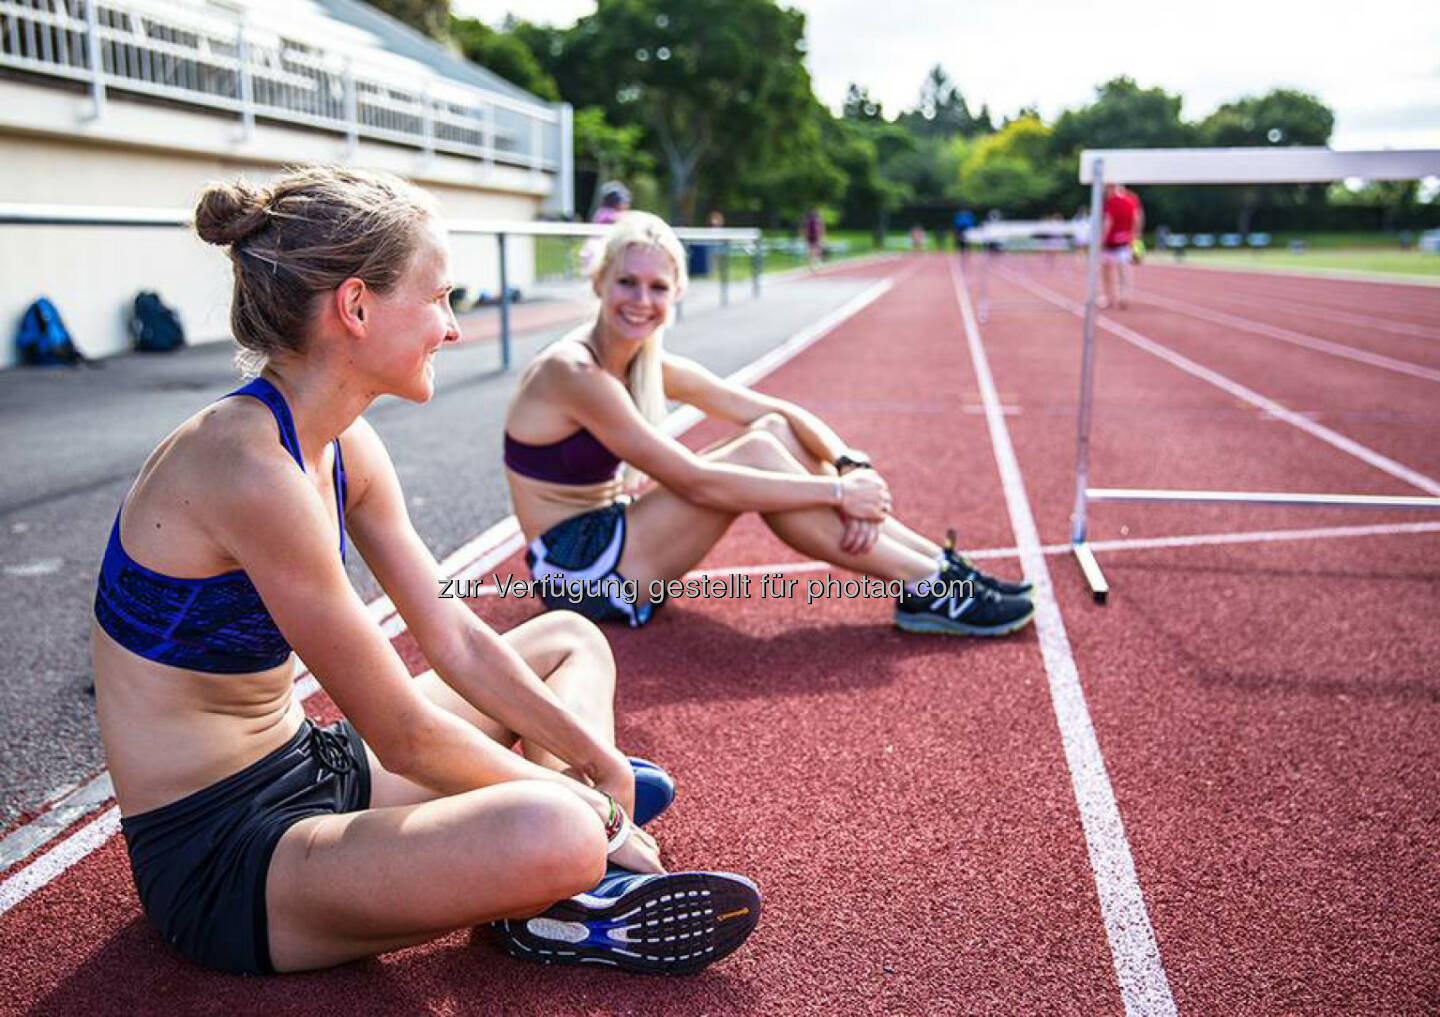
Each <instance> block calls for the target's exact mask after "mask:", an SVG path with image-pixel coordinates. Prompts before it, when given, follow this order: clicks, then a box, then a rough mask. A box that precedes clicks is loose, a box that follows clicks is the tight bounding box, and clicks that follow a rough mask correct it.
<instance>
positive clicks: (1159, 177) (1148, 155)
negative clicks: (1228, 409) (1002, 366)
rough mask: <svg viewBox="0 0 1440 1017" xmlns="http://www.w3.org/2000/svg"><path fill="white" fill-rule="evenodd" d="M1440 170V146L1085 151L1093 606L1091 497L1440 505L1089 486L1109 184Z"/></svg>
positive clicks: (1083, 419)
mask: <svg viewBox="0 0 1440 1017" xmlns="http://www.w3.org/2000/svg"><path fill="white" fill-rule="evenodd" d="M1431 176H1440V150H1433V149H1425V150H1420V149H1417V150H1410V151H1392V150H1385V151H1378V152H1336V151H1333V150H1331V149H1328V148H1307V147H1300V146H1295V147H1288V148H1209V149H1205V148H1152V149H1087V150H1085V151H1083V152H1081V153H1080V182H1081V183H1082V184H1089V185H1090V222H1091V223H1092V225H1093V228H1092V229H1091V230H1090V252H1089V259H1088V262H1087V265H1086V272H1085V276H1086V283H1085V318H1084V325H1083V327H1082V331H1081V343H1080V401H1079V409H1078V411H1077V413H1076V443H1075V444H1076V451H1075V507H1074V510H1073V512H1072V513H1071V516H1070V548H1071V551H1072V552H1073V553H1074V555H1075V558H1076V561H1077V562H1079V565H1080V569H1081V571H1082V572H1083V573H1084V575H1085V581H1086V583H1087V584H1088V585H1089V587H1090V593H1091V596H1092V597H1093V598H1094V600H1095V602H1096V603H1100V604H1103V603H1105V599H1106V596H1107V595H1108V593H1109V584H1108V583H1107V582H1106V580H1105V576H1104V573H1103V572H1101V570H1100V566H1099V564H1098V563H1097V562H1096V561H1095V555H1094V552H1093V551H1092V550H1091V548H1090V545H1089V544H1088V543H1087V540H1086V524H1087V519H1086V516H1087V513H1088V509H1089V503H1090V502H1092V501H1093V502H1172V503H1181V504H1202V503H1207V504H1214V503H1219V504H1243V505H1276V506H1279V505H1286V506H1303V507H1311V508H1315V507H1344V508H1387V509H1421V510H1425V509H1430V510H1433V509H1440V498H1418V497H1417V498H1405V497H1392V496H1386V495H1363V494H1318V493H1317V494H1310V493H1285V492H1275V491H1183V490H1166V489H1161V488H1105V487H1090V486H1089V479H1090V428H1091V421H1092V416H1093V410H1094V389H1095V298H1096V284H1097V281H1098V277H1099V267H1100V240H1101V233H1102V231H1103V230H1104V222H1103V218H1102V214H1101V210H1102V207H1103V204H1104V201H1103V198H1104V193H1105V181H1106V180H1107V179H1108V180H1109V181H1110V182H1112V183H1123V184H1259V183H1325V182H1330V181H1334V180H1344V179H1347V178H1349V177H1359V178H1362V179H1366V180H1418V179H1420V178H1422V177H1431Z"/></svg>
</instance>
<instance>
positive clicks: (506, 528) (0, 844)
mask: <svg viewBox="0 0 1440 1017" xmlns="http://www.w3.org/2000/svg"><path fill="white" fill-rule="evenodd" d="M917 268H918V266H911V268H910V269H909V270H908V271H906V272H901V273H899V274H897V276H894V277H891V278H886V279H881V280H880V281H879V282H877V283H875V285H873V286H871V287H869V288H868V289H866V290H864V291H862V292H861V293H860V294H858V295H857V296H856V297H854V298H853V299H851V300H850V301H848V302H847V303H845V304H844V305H842V306H841V307H839V308H838V309H836V310H834V311H832V312H830V313H829V314H827V315H825V316H824V317H822V318H821V319H820V320H819V321H816V322H815V323H813V324H811V325H808V326H807V327H805V328H803V329H801V330H800V331H799V332H796V333H795V334H794V335H792V336H790V338H788V339H786V340H785V342H783V343H781V344H780V345H779V346H777V347H775V348H774V349H772V350H770V351H769V352H767V353H766V354H764V355H763V356H761V357H759V358H757V359H756V360H754V361H752V362H751V363H749V364H747V365H745V366H744V367H742V368H740V369H739V370H738V371H736V372H734V373H733V374H731V375H729V378H730V379H731V380H733V381H739V382H740V383H741V384H746V385H748V384H751V383H753V382H755V381H758V380H759V379H761V378H763V377H764V376H765V375H767V374H769V373H770V372H771V371H774V370H775V369H777V368H778V367H780V366H781V365H782V364H784V363H786V362H787V361H789V360H792V359H793V358H795V357H796V356H798V355H799V354H800V353H801V352H803V351H804V350H806V349H808V348H809V347H810V346H813V345H814V344H815V343H817V342H819V341H820V340H821V339H823V338H825V336H826V335H828V334H829V333H831V332H833V331H834V330H835V329H836V328H838V327H840V325H842V324H843V323H844V322H846V321H847V320H849V319H850V318H852V317H854V316H855V315H856V314H859V313H860V312H861V311H862V310H864V309H865V308H866V307H869V306H870V305H871V304H873V303H874V302H875V301H877V300H879V299H880V298H881V297H883V296H884V295H885V294H886V293H889V292H890V290H891V288H892V287H893V286H894V285H895V280H896V279H897V278H908V277H909V275H911V274H913V273H914V272H915V271H916V270H917ZM687 411H688V412H687ZM702 419H703V416H702V414H700V413H699V411H697V410H695V409H694V408H693V407H689V406H685V407H681V408H680V409H679V410H677V411H676V412H675V413H672V414H670V416H669V417H667V418H666V419H665V421H664V423H663V424H662V425H661V426H662V427H663V428H664V429H665V431H666V432H667V433H668V434H671V435H679V434H681V433H683V432H684V431H685V430H687V429H688V428H690V427H692V426H694V425H695V424H696V423H698V422H699V421H700V420H702ZM523 546H524V538H523V537H522V536H521V534H520V524H519V523H518V522H517V521H516V519H515V517H514V516H513V515H509V516H506V517H505V518H504V519H502V520H500V521H499V522H498V523H496V524H495V525H493V526H491V527H490V528H489V529H487V530H485V532H483V533H481V534H480V535H479V536H478V537H476V538H474V539H473V540H470V541H467V542H466V543H465V544H463V545H462V546H460V547H459V548H457V549H456V550H455V551H453V552H452V553H451V554H449V555H447V556H446V558H445V560H444V561H442V562H440V570H441V572H442V574H443V578H446V579H452V578H453V579H466V578H473V577H476V576H479V575H483V574H484V573H485V572H486V571H488V570H490V569H493V568H495V567H496V566H497V565H499V564H500V562H502V561H504V560H505V559H506V558H508V557H509V556H510V555H511V554H513V553H515V552H516V551H518V550H519V549H520V548H521V547H523ZM366 607H367V609H368V610H369V612H370V616H371V617H372V618H374V619H375V621H376V623H377V624H379V625H380V627H381V629H382V630H383V631H384V632H385V635H386V636H387V637H389V638H391V639H394V638H395V637H396V636H398V635H400V634H401V633H402V632H404V631H405V620H404V619H403V618H401V617H400V615H399V613H398V612H397V611H396V609H395V605H394V603H393V602H392V601H391V600H390V598H389V597H386V596H381V597H377V598H376V599H375V600H373V601H371V602H370V603H369V604H367V605H366ZM297 659H298V658H297ZM300 664H301V667H300V670H299V671H298V672H297V674H296V676H295V695H296V696H297V697H299V699H300V701H301V702H302V703H303V702H304V701H305V700H307V699H309V698H310V697H311V696H313V695H314V694H315V693H317V692H319V691H320V683H319V682H318V681H317V680H316V679H315V676H314V675H313V674H311V673H310V669H309V668H308V667H306V666H304V661H301V662H300ZM100 781H103V782H104V785H105V791H106V795H107V797H108V795H109V793H110V791H111V789H110V788H109V783H110V775H109V772H108V771H101V773H100V774H99V775H98V776H97V777H95V778H93V779H92V781H91V782H90V784H87V785H86V786H87V787H92V786H95V785H96V784H97V782H100ZM111 813H115V814H116V815H117V816H118V812H116V810H114V809H111V810H110V811H109V812H106V813H104V814H102V815H101V816H100V818H99V819H95V820H91V821H90V823H89V825H87V826H83V827H81V828H80V829H78V830H77V831H76V832H75V833H73V834H71V836H70V837H69V838H68V839H66V840H65V841H63V842H62V843H61V845H60V847H58V848H56V849H55V850H52V851H51V852H49V853H48V854H46V855H43V856H41V857H40V858H39V859H37V860H36V861H34V862H32V863H30V865H28V866H26V867H25V868H24V869H21V870H20V871H18V872H16V873H13V874H12V875H10V876H9V877H7V878H6V880H5V882H4V883H3V884H0V915H3V914H4V913H5V912H6V911H8V910H9V909H10V908H11V907H13V906H14V904H18V903H19V902H20V901H21V900H24V899H25V897H27V896H29V895H30V893H31V892H32V891H31V890H26V891H25V892H24V894H22V895H21V896H19V897H16V898H15V899H14V901H13V902H10V894H11V893H12V890H11V887H12V885H13V886H17V887H18V886H23V885H28V883H26V880H30V879H34V878H38V877H35V876H32V875H30V873H31V872H32V870H35V869H36V866H39V865H41V864H42V863H45V862H46V859H49V858H52V857H53V858H57V859H60V860H61V861H59V862H55V863H52V864H47V866H46V868H44V869H43V870H40V871H41V872H42V874H43V881H42V882H41V883H39V884H38V886H43V885H44V884H45V883H48V882H49V881H50V880H52V879H54V878H55V877H56V876H58V875H60V873H62V872H64V871H65V870H66V869H67V868H69V867H70V866H71V865H73V864H75V862H78V861H79V860H80V859H82V858H84V857H85V856H86V855H87V854H89V853H90V852H91V851H93V850H94V849H95V848H96V847H99V846H100V844H101V843H103V842H104V840H105V836H109V834H110V833H114V832H115V830H118V829H119V821H118V819H117V820H116V822H115V825H114V826H113V828H111V829H110V830H109V831H108V833H106V834H105V836H101V837H99V840H96V841H94V843H91V839H92V834H91V831H92V830H94V829H95V827H96V826H97V825H100V824H101V823H103V822H104V821H105V819H106V817H108V816H109V815H110V814H111ZM48 815H49V813H48V812H47V813H45V814H43V815H41V816H40V817H38V818H37V819H33V820H31V821H30V822H29V823H26V824H25V825H24V826H20V827H17V828H16V829H14V830H12V831H11V832H10V833H8V834H7V835H6V836H5V837H4V838H3V839H0V854H6V853H7V852H8V854H10V855H13V856H14V857H11V860H10V861H9V862H8V863H7V864H10V865H13V864H15V863H16V862H18V861H20V860H22V859H23V858H25V857H27V856H28V855H29V854H30V853H32V852H34V851H36V850H38V849H39V848H40V847H43V846H44V845H45V844H46V843H48V842H49V841H50V840H52V839H53V838H54V837H56V836H58V835H59V834H60V833H61V832H63V829H55V828H53V826H49V825H48V824H47V822H46V818H45V817H46V816H48ZM49 822H50V823H53V820H52V821H49ZM37 824H38V826H37ZM37 830H38V831H40V833H37V832H36V831H37ZM42 833H43V836H42V835H41V834H42ZM80 838H85V839H84V840H83V841H82V840H80ZM72 842H78V843H81V844H88V845H89V846H88V847H85V848H84V850H78V849H77V852H78V853H77V852H67V853H65V854H61V851H62V849H64V848H65V846H66V845H68V844H71V843H72ZM22 843H24V844H27V845H28V850H26V852H25V853H24V854H18V853H17V849H16V848H12V847H11V845H20V844H22ZM61 862H63V864H62V863H61ZM38 886H37V887H36V888H38ZM16 892H18V891H16ZM6 902H9V903H6Z"/></svg>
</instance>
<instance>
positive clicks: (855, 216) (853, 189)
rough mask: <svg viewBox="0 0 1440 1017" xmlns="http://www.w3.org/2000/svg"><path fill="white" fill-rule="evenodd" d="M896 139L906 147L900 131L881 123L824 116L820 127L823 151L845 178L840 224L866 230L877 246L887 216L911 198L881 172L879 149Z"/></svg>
mask: <svg viewBox="0 0 1440 1017" xmlns="http://www.w3.org/2000/svg"><path fill="white" fill-rule="evenodd" d="M877 106H878V104H877ZM897 135H898V136H899V137H900V138H902V139H903V140H904V142H905V143H907V144H908V143H909V138H908V136H906V135H905V131H904V129H903V128H900V127H896V126H895V125H893V124H887V123H885V122H884V121H883V120H869V119H859V120H856V119H851V118H849V117H839V118H831V117H829V116H828V114H827V116H826V120H825V122H824V123H823V124H822V127H821V136H822V139H823V141H824V144H825V149H826V151H827V152H828V153H829V156H830V159H831V161H833V162H834V164H835V166H836V168H837V169H838V170H839V171H840V173H841V175H842V176H843V177H844V178H845V190H844V194H843V196H842V198H841V205H840V218H841V221H842V222H843V223H845V224H846V225H850V226H868V227H869V228H870V229H871V230H872V231H873V232H874V234H875V237H876V241H877V243H879V242H881V241H883V239H884V235H885V228H886V225H887V224H888V220H889V216H890V213H891V212H893V211H894V210H895V209H897V208H899V207H900V206H901V205H902V204H904V203H905V202H906V201H909V200H910V199H911V198H912V197H913V192H912V191H911V190H910V188H909V187H907V186H905V185H903V184H899V183H896V182H894V181H892V180H890V179H888V178H887V177H886V176H885V174H884V173H883V172H882V171H881V166H880V151H881V147H882V146H888V145H893V144H895V139H896V136H897Z"/></svg>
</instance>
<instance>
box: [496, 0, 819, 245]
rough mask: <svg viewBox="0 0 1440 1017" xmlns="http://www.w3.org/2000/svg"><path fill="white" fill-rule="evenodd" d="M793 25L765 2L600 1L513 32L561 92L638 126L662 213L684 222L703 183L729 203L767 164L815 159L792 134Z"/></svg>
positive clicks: (803, 74)
mask: <svg viewBox="0 0 1440 1017" xmlns="http://www.w3.org/2000/svg"><path fill="white" fill-rule="evenodd" d="M804 30H805V19H804V15H802V14H800V13H798V12H796V11H792V10H788V9H786V8H783V7H780V6H779V5H778V4H776V3H775V2H774V0H688V2H686V0H600V2H599V4H598V6H597V8H596V11H595V13H594V14H592V15H590V16H588V17H585V18H581V19H580V21H579V22H577V23H576V24H575V25H574V26H573V27H572V28H570V29H568V30H565V31H564V32H563V33H561V34H559V35H555V36H550V37H549V38H548V39H547V38H546V37H545V36H544V35H543V34H542V33H539V32H536V31H535V30H533V29H524V30H523V32H522V37H524V36H529V37H530V38H534V39H535V41H536V42H537V43H539V44H540V45H543V46H544V47H545V52H543V53H542V52H537V54H536V55H537V56H538V57H540V59H541V60H542V62H543V63H544V64H545V66H546V69H547V70H549V71H550V73H551V74H552V75H553V76H554V78H555V80H556V81H557V83H558V84H559V86H560V92H561V94H562V95H564V96H565V97H566V98H567V99H569V100H570V101H571V102H573V103H575V104H576V105H595V106H599V107H601V108H603V109H604V110H605V114H606V119H607V120H609V121H610V122H611V123H635V124H640V125H642V126H643V127H644V128H645V131H646V139H647V147H648V148H650V150H651V151H653V152H654V153H656V154H657V156H658V159H657V162H658V164H659V166H660V167H661V169H662V170H663V171H664V174H665V178H666V183H667V185H668V190H669V197H670V214H671V218H673V219H675V220H676V221H678V222H687V221H693V216H694V209H695V206H696V202H697V199H698V196H699V191H700V189H701V187H702V185H703V187H704V189H705V190H706V192H707V194H708V196H709V200H710V203H712V204H721V203H726V202H727V201H729V202H732V203H733V201H734V200H736V199H738V198H739V197H740V196H741V195H742V194H744V193H746V192H747V191H750V190H753V188H752V187H747V186H746V182H747V181H750V182H754V181H758V180H761V179H773V178H774V177H775V174H776V167H778V166H784V165H785V164H786V163H787V162H790V161H794V162H795V164H796V165H797V167H798V166H804V165H806V164H809V165H810V166H811V168H812V169H814V168H816V167H818V166H819V165H820V163H821V162H823V158H817V157H816V155H815V153H813V152H810V151H807V150H806V148H805V146H804V144H802V141H803V140H811V141H813V140H814V139H813V138H810V137H809V132H810V128H809V127H808V126H807V124H809V123H810V121H811V119H812V117H811V109H812V105H813V103H814V97H813V95H812V94H811V89H810V76H809V73H808V72H807V71H806V70H805V66H804V63H803V53H804ZM557 42H558V44H557ZM821 155H822V156H823V153H822V154H821ZM822 175H823V174H822Z"/></svg>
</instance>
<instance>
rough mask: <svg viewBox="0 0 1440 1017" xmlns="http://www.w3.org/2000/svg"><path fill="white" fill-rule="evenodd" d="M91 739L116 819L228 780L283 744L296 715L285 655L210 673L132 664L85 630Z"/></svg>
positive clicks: (95, 631) (134, 660)
mask: <svg viewBox="0 0 1440 1017" xmlns="http://www.w3.org/2000/svg"><path fill="white" fill-rule="evenodd" d="M90 641H91V647H92V653H93V660H94V663H95V706H96V712H97V713H98V715H99V720H100V738H101V741H102V742H103V743H104V746H105V759H106V762H107V763H108V765H109V768H110V779H111V781H112V782H113V783H114V786H115V800H116V801H117V802H118V803H119V805H120V812H121V813H122V814H123V815H126V816H137V815H140V814H141V813H143V812H150V811H151V810H153V809H158V808H160V807H162V806H165V805H169V804H171V803H172V802H177V801H179V800H180V799H182V798H184V797H186V796H187V795H190V794H193V793H194V792H196V791H199V790H201V789H203V788H207V787H209V786H210V785H212V784H214V783H216V782H218V781H221V780H224V779H225V778H226V777H228V776H230V775H231V774H233V773H238V772H239V771H240V770H243V769H244V768H245V767H247V766H249V765H250V764H251V763H254V762H255V761H257V760H259V759H261V758H263V757H264V756H266V755H268V754H269V753H271V752H273V751H275V750H276V749H278V748H280V747H281V746H282V745H284V744H285V743H286V742H287V741H289V740H290V738H291V737H293V736H294V734H295V732H296V730H298V729H299V727H300V724H301V721H303V720H304V717H305V713H304V711H303V710H302V709H301V708H300V703H299V701H298V700H296V698H295V694H294V684H295V657H294V655H293V654H292V655H291V656H290V658H289V659H288V660H287V661H286V662H285V663H284V664H280V665H278V666H276V667H273V668H270V669H269V670H267V671H260V672H256V673H254V674H210V673H207V672H204V671H190V670H186V669H184V668H178V667H171V666H169V665H168V664H158V663H156V662H154V661H151V660H146V659H145V658H143V657H139V656H137V655H135V654H133V653H131V652H130V651H129V650H127V649H125V648H124V647H123V646H121V645H120V644H118V643H116V642H115V640H113V639H111V638H110V636H109V635H107V634H106V633H105V632H104V631H102V630H101V629H100V627H99V626H98V625H96V624H95V623H93V622H92V623H91V626H90Z"/></svg>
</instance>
